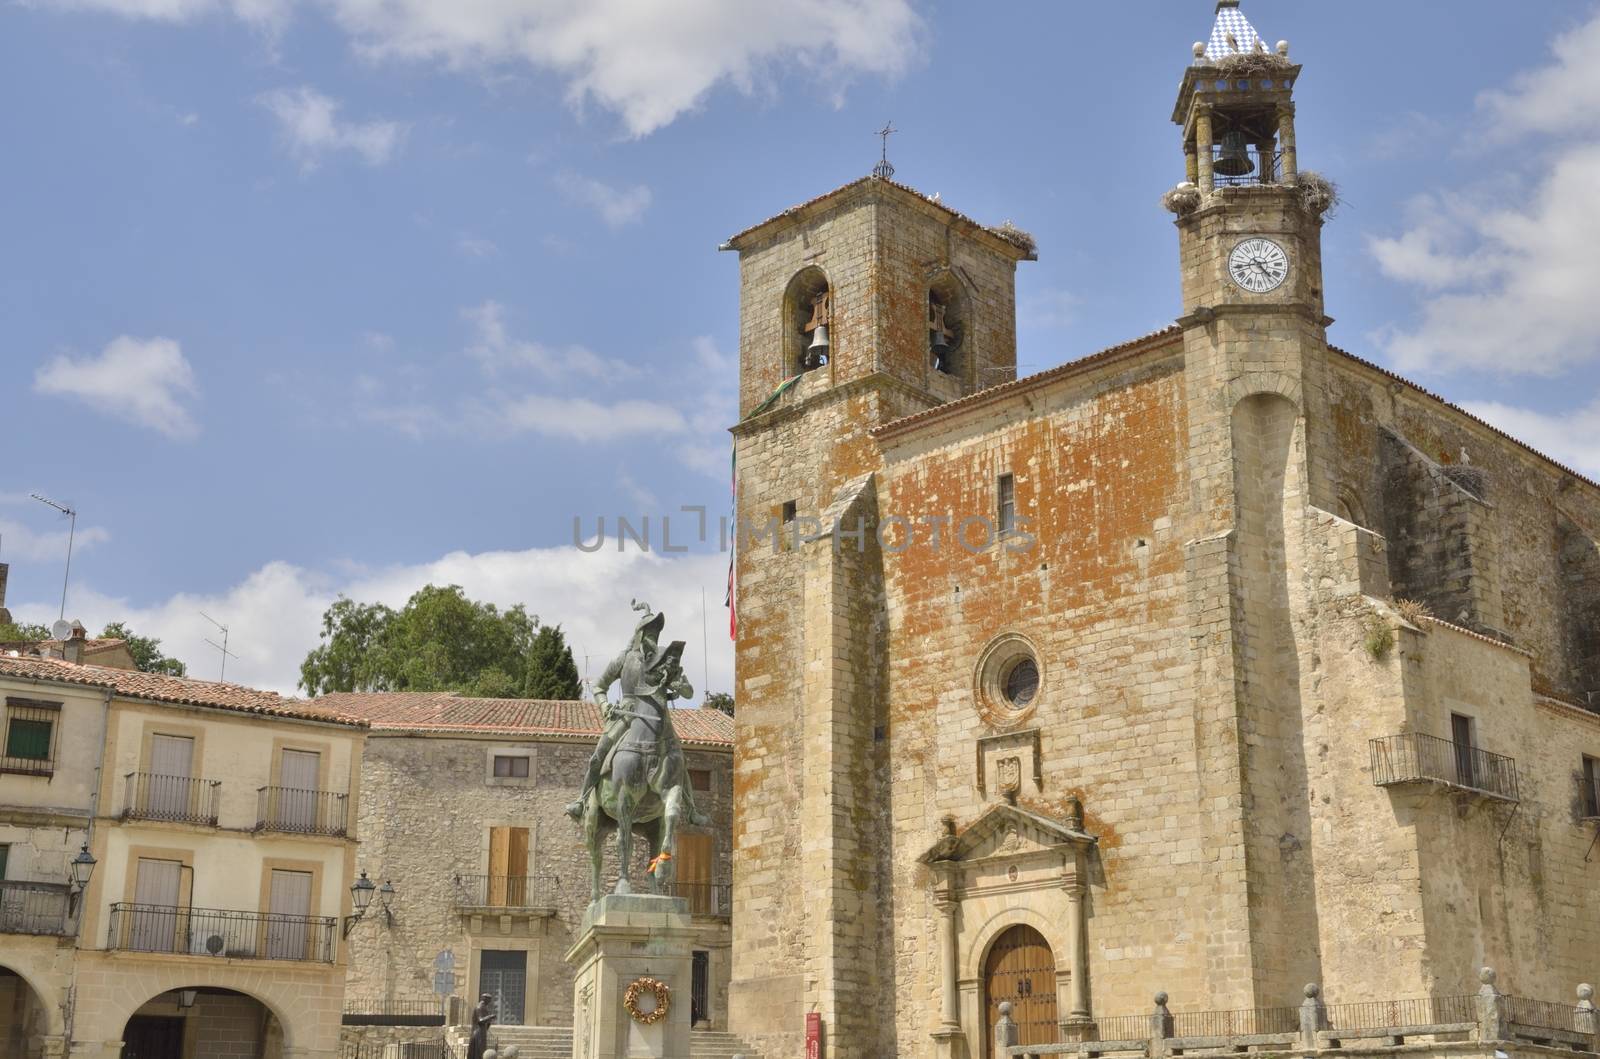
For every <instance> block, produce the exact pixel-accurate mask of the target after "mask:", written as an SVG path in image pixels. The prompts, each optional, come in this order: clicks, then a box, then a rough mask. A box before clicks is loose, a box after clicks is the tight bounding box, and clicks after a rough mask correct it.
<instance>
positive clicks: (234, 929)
mask: <svg viewBox="0 0 1600 1059" xmlns="http://www.w3.org/2000/svg"><path fill="white" fill-rule="evenodd" d="M334 922H335V921H334V920H333V919H332V918H331V917H328V916H293V915H286V914H283V913H279V912H235V911H231V910H227V909H220V908H184V907H180V906H175V905H149V904H134V903H130V902H118V903H116V904H113V905H112V906H111V925H110V931H109V937H108V938H107V939H106V948H108V949H115V950H121V951H128V952H172V953H183V954H186V955H194V956H217V957H227V958H229V959H235V960H300V961H305V962H308V963H332V962H333V956H334V929H333V928H334Z"/></svg>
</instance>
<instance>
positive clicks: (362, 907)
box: [344, 872, 394, 938]
mask: <svg viewBox="0 0 1600 1059" xmlns="http://www.w3.org/2000/svg"><path fill="white" fill-rule="evenodd" d="M374 894H376V895H377V897H378V907H379V908H381V909H383V919H384V922H385V923H388V924H389V925H391V926H392V925H393V924H394V913H393V912H391V911H389V903H390V902H391V901H393V900H394V883H392V882H389V881H388V880H384V883H383V888H382V889H379V888H378V885H377V884H376V883H374V882H373V881H372V880H371V879H369V878H367V873H366V872H362V873H361V877H360V878H358V879H357V880H356V881H355V882H353V883H351V884H350V904H351V905H352V906H354V908H355V910H356V914H355V915H353V916H346V917H345V919H344V936H345V937H347V938H348V937H349V936H350V932H351V931H352V930H354V929H355V928H356V924H357V923H359V922H361V920H362V919H363V918H365V917H366V914H367V909H368V908H370V907H371V906H372V897H373V895H374Z"/></svg>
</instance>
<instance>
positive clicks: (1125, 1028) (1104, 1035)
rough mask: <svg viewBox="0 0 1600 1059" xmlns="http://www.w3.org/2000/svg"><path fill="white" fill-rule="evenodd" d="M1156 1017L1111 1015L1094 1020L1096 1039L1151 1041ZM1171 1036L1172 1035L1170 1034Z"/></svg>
mask: <svg viewBox="0 0 1600 1059" xmlns="http://www.w3.org/2000/svg"><path fill="white" fill-rule="evenodd" d="M1155 1017H1156V1016H1154V1015H1111V1016H1108V1017H1106V1018H1100V1019H1095V1020H1094V1028H1095V1037H1096V1038H1097V1039H1099V1040H1102V1041H1143V1040H1149V1039H1150V1029H1151V1026H1152V1025H1153V1020H1154V1019H1155ZM1169 1036H1170V1033H1169Z"/></svg>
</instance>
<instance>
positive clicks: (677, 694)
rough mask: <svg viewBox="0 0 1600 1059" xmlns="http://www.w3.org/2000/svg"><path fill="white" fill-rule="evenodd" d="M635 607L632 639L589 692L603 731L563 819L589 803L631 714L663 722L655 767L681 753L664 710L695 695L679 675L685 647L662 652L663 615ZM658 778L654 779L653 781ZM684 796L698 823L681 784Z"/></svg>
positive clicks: (580, 811)
mask: <svg viewBox="0 0 1600 1059" xmlns="http://www.w3.org/2000/svg"><path fill="white" fill-rule="evenodd" d="M633 609H634V610H637V611H642V612H643V613H644V616H643V617H642V618H640V619H639V623H638V625H637V626H635V627H634V630H633V639H632V640H631V641H630V642H629V644H628V646H627V647H626V648H624V649H623V651H622V653H621V654H620V655H618V656H617V657H616V658H615V659H614V660H613V661H612V662H611V664H610V665H608V666H606V668H605V670H604V671H603V672H602V673H601V674H600V679H599V680H598V681H596V682H595V684H594V685H593V687H592V688H591V695H592V697H593V700H594V703H595V704H596V705H597V706H599V707H600V716H601V723H602V725H603V728H604V730H603V731H602V733H601V735H600V742H599V743H598V744H597V745H596V746H595V748H594V753H593V755H591V756H590V758H589V769H588V772H587V773H586V774H585V776H584V780H583V789H582V791H581V792H579V794H578V798H577V800H576V801H574V802H573V803H571V804H570V805H568V806H567V815H568V816H570V817H572V818H573V819H575V820H576V819H580V818H581V817H582V816H583V809H584V806H585V805H586V804H587V803H588V800H589V794H590V792H592V791H593V790H594V789H595V787H597V786H598V785H599V783H600V773H601V770H602V768H603V767H604V766H605V761H606V757H607V756H608V755H609V754H610V753H611V750H612V748H613V747H614V746H616V744H617V741H618V740H620V739H621V738H622V737H623V735H624V734H626V733H627V731H628V727H629V722H630V721H631V720H632V719H633V715H634V712H635V711H638V710H644V711H650V712H653V713H656V714H657V715H659V716H660V717H661V718H662V720H663V721H665V722H667V723H664V724H662V725H661V728H660V735H659V736H658V738H657V742H656V754H657V760H658V762H659V763H660V765H658V769H659V768H660V767H663V766H665V765H666V764H667V763H668V762H669V760H671V759H672V758H673V757H675V756H677V754H676V753H675V752H677V751H678V750H679V747H678V737H677V734H676V733H675V732H674V731H673V729H672V724H671V723H670V719H669V718H668V717H667V716H666V711H667V710H668V709H670V708H671V703H672V700H673V699H678V698H688V697H689V696H690V695H693V694H694V688H693V687H692V686H690V684H689V681H688V679H687V678H685V676H684V674H683V665H682V656H683V644H682V643H681V642H676V641H675V642H673V643H672V644H669V645H668V646H667V647H666V648H658V646H657V644H658V641H659V639H660V636H661V629H662V626H664V625H665V624H666V615H664V614H653V613H651V611H650V605H649V604H648V603H641V602H639V601H637V600H635V601H634V603H633ZM619 681H620V682H621V685H622V687H621V695H620V698H619V700H618V701H617V702H615V703H613V702H612V701H611V700H610V699H609V698H608V697H607V694H606V692H607V690H608V689H609V688H610V687H611V685H612V684H613V683H616V682H619ZM656 778H658V777H652V779H656ZM684 797H686V798H689V799H691V801H690V804H689V805H687V806H686V807H685V808H686V809H687V810H688V816H689V819H691V820H693V819H696V818H697V817H698V816H699V814H698V813H697V812H696V811H695V808H694V805H693V802H692V798H693V794H692V792H691V789H690V788H689V786H688V785H687V784H685V785H684Z"/></svg>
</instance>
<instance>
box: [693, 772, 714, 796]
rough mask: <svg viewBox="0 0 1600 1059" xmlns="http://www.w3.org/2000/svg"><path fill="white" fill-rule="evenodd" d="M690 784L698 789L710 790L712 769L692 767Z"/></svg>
mask: <svg viewBox="0 0 1600 1059" xmlns="http://www.w3.org/2000/svg"><path fill="white" fill-rule="evenodd" d="M689 786H690V787H693V788H694V789H695V790H697V791H709V790H710V789H711V770H710V769H690V770H689Z"/></svg>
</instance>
